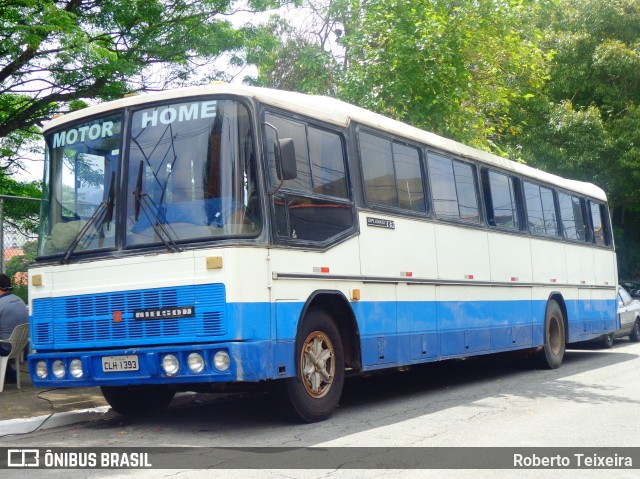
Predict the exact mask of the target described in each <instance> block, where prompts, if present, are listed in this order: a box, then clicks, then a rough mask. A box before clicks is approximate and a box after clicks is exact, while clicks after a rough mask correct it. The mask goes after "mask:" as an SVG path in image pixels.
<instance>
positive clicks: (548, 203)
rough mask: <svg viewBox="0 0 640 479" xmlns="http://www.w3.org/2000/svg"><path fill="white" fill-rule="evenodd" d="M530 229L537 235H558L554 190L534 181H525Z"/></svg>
mask: <svg viewBox="0 0 640 479" xmlns="http://www.w3.org/2000/svg"><path fill="white" fill-rule="evenodd" d="M524 196H525V202H526V205H527V220H528V222H529V231H531V233H533V234H537V235H551V236H558V220H557V217H556V207H555V199H554V195H553V190H552V189H550V188H546V187H544V186H538V185H536V184H534V183H529V182H528V181H525V182H524Z"/></svg>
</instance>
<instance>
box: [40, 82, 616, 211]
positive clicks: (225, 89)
mask: <svg viewBox="0 0 640 479" xmlns="http://www.w3.org/2000/svg"><path fill="white" fill-rule="evenodd" d="M212 94H223V95H224V94H226V95H238V96H244V97H249V98H254V99H256V100H258V101H260V102H261V103H264V104H268V105H273V106H276V107H280V108H283V109H286V110H290V111H294V112H298V113H300V114H302V115H306V116H310V117H313V118H317V119H318V120H321V121H325V122H329V123H332V124H335V125H340V126H347V125H348V124H349V123H350V122H351V121H355V122H357V123H360V124H363V125H367V126H371V127H373V128H377V129H381V130H383V131H387V132H389V133H393V134H395V135H398V136H402V137H404V138H406V139H408V140H414V141H417V142H420V143H423V144H425V145H428V146H431V147H433V148H435V149H438V150H441V151H444V152H449V153H452V154H454V155H456V156H459V157H462V158H468V159H473V160H477V161H479V162H482V163H485V164H488V165H493V166H496V167H500V168H503V169H506V170H509V171H513V172H514V173H518V174H521V175H523V176H527V177H530V178H532V179H534V180H539V181H543V182H546V183H550V184H552V185H554V186H557V187H560V188H565V189H567V190H571V191H575V192H577V193H581V194H583V195H586V196H589V197H592V198H596V199H599V200H602V201H606V195H605V193H604V191H603V190H602V189H601V188H599V187H597V186H596V185H594V184H591V183H585V182H582V181H576V180H569V179H566V178H562V177H560V176H557V175H553V174H551V173H547V172H545V171H542V170H538V169H536V168H532V167H530V166H527V165H524V164H522V163H517V162H514V161H511V160H508V159H506V158H502V157H500V156H497V155H494V154H492V153H489V152H486V151H482V150H478V149H475V148H472V147H470V146H467V145H464V144H462V143H459V142H457V141H454V140H450V139H447V138H443V137H441V136H438V135H436V134H434V133H430V132H428V131H425V130H420V129H419V128H415V127H413V126H411V125H408V124H406V123H402V122H400V121H397V120H393V119H391V118H388V117H385V116H383V115H380V114H378V113H373V112H371V111H369V110H365V109H364V108H360V107H357V106H354V105H351V104H349V103H346V102H343V101H341V100H337V99H335V98H331V97H327V96H321V95H306V94H303V93H296V92H288V91H282V90H274V89H269V88H260V87H250V86H244V85H236V84H229V83H212V84H209V85H204V86H197V87H189V88H178V89H173V90H166V91H162V92H156V93H147V94H141V95H135V96H129V97H125V98H122V99H119V100H115V101H111V102H105V103H101V104H99V105H95V106H91V107H88V108H85V109H83V110H78V111H75V112H73V113H69V114H67V115H64V116H61V117H58V118H55V119H53V120H51V121H50V122H49V123H47V125H46V126H45V127H44V131H45V132H46V131H47V130H50V129H52V128H56V127H59V126H61V125H63V124H65V123H67V122H71V121H77V120H80V119H82V118H85V117H87V116H93V115H98V114H101V113H106V112H108V111H113V110H117V109H122V108H126V107H131V106H136V105H143V104H146V103H149V102H156V101H166V100H176V99H180V98H187V97H194V96H203V95H212Z"/></svg>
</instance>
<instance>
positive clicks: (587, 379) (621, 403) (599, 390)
mask: <svg viewBox="0 0 640 479" xmlns="http://www.w3.org/2000/svg"><path fill="white" fill-rule="evenodd" d="M639 357H640V343H630V342H629V341H627V340H626V339H625V340H618V341H616V344H615V346H614V347H613V349H610V350H601V349H598V348H597V347H592V346H586V347H583V348H581V349H573V350H569V351H568V352H567V354H566V356H565V361H564V363H563V365H562V367H561V368H559V369H557V370H552V371H540V370H535V369H530V368H529V367H528V366H527V365H526V364H523V363H521V362H520V361H516V360H514V359H513V358H512V357H510V356H505V355H494V356H487V357H478V358H475V359H469V360H464V361H447V362H443V363H439V364H429V365H425V366H421V367H415V368H413V369H411V370H410V371H408V372H396V373H393V374H385V375H378V376H373V377H366V378H354V379H351V380H349V381H348V382H347V385H346V386H345V391H344V394H343V398H342V401H341V403H340V406H339V408H338V410H337V411H336V413H335V415H334V416H333V417H332V418H331V419H330V420H328V421H325V422H323V423H318V424H310V425H294V424H291V423H288V422H286V421H285V420H284V419H283V418H282V416H281V415H280V414H279V413H278V412H277V408H276V407H274V405H273V404H272V402H271V401H269V399H268V398H267V397H266V396H265V395H261V394H256V395H245V396H242V397H227V398H226V399H223V400H221V399H216V398H217V396H214V395H201V396H198V400H196V401H193V402H191V403H189V404H187V405H182V406H180V407H172V408H170V409H169V410H168V411H167V412H165V413H164V414H158V415H154V416H151V417H147V418H144V419H135V420H134V419H124V418H117V419H114V420H109V421H101V422H96V423H91V424H85V425H77V426H74V427H69V428H60V429H53V430H46V431H39V432H36V433H33V434H28V435H24V436H17V437H12V438H5V439H2V440H0V446H4V447H7V446H9V447H18V448H25V447H30V446H31V447H35V446H37V447H47V448H53V447H61V446H81V447H91V446H111V447H120V446H131V447H140V446H146V447H149V446H161V447H166V446H198V447H205V446H210V447H267V446H269V447H290V448H296V447H311V446H314V447H347V446H351V447H394V448H395V447H458V448H459V447H465V446H466V447H476V446H481V447H489V446H496V447H549V448H561V447H607V446H610V447H635V448H638V447H640V420H639V419H638V417H639V414H640V359H639ZM487 454H488V455H490V454H491V449H487ZM194 464H197V461H195V462H194ZM638 466H640V464H639V465H636V467H638ZM179 467H180V468H181V469H175V470H143V471H141V470H101V471H87V470H84V471H79V470H75V471H68V470H49V471H42V470H32V471H28V472H29V476H36V477H38V476H40V475H43V474H46V476H44V475H43V476H42V477H60V478H64V479H69V478H75V477H107V478H120V477H154V478H157V477H172V478H191V477H231V478H234V479H238V478H244V477H248V478H256V477H267V478H294V477H295V478H325V477H329V478H334V477H336V478H338V477H339V478H341V477H349V478H374V477H375V478H379V477H380V478H382V477H384V478H395V477H398V478H400V477H402V478H405V477H410V478H413V477H416V478H417V477H465V478H468V477H474V478H475V477H491V478H495V477H536V478H538V477H554V478H563V477H576V476H580V477H637V475H638V471H637V469H636V470H635V471H632V470H615V471H614V470H527V471H514V470H498V471H495V470H476V471H473V472H470V471H465V470H446V471H435V470H415V469H414V470H399V469H393V470H389V469H356V470H354V469H346V470H345V469H336V468H333V467H332V468H327V469H313V470H308V469H277V470H274V469H269V470H216V471H215V473H214V472H213V471H195V470H191V468H190V466H189V465H185V464H180V465H179ZM5 472H7V474H5ZM24 472H25V471H3V478H4V477H22V476H24Z"/></svg>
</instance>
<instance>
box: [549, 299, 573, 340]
mask: <svg viewBox="0 0 640 479" xmlns="http://www.w3.org/2000/svg"><path fill="white" fill-rule="evenodd" d="M552 300H553V301H555V302H556V303H558V306H560V311H562V322H563V323H564V342H565V344H568V343H569V315H568V313H567V304H566V303H565V300H564V296H562V293H560V292H559V291H554V292H552V293H551V294H550V295H549V298H548V299H547V306H548V305H549V302H550V301H552ZM545 311H546V308H545Z"/></svg>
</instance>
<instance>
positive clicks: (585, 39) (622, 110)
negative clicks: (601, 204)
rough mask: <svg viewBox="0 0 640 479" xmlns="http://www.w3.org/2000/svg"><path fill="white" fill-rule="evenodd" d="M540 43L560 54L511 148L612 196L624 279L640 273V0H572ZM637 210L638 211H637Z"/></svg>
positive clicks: (520, 110) (524, 108)
mask: <svg viewBox="0 0 640 479" xmlns="http://www.w3.org/2000/svg"><path fill="white" fill-rule="evenodd" d="M541 46H542V47H543V48H544V49H545V51H547V52H553V53H554V59H553V60H554V61H553V65H552V68H551V70H550V77H549V80H548V82H547V84H546V86H545V88H544V89H543V92H542V95H540V96H538V97H537V98H536V99H535V101H528V102H517V104H515V105H514V111H515V110H517V111H516V113H514V114H513V116H514V118H516V121H515V122H514V124H512V132H513V133H514V136H513V137H512V138H511V139H510V142H511V146H510V149H511V151H513V152H516V151H517V152H518V154H519V155H520V156H521V157H522V158H523V159H525V160H526V161H527V162H528V163H531V164H532V165H534V166H540V167H543V168H545V169H547V170H551V171H553V172H557V173H560V174H562V175H564V176H567V177H570V178H576V179H582V180H585V181H590V182H593V183H596V184H597V185H599V186H600V187H602V188H603V189H604V190H605V191H606V192H607V194H608V196H609V202H610V206H611V208H612V211H613V220H614V226H615V228H614V230H615V235H616V243H617V248H618V262H619V271H620V275H621V276H629V275H635V274H637V273H638V272H640V253H638V251H640V224H639V223H638V222H637V221H635V217H636V216H637V213H639V212H640V193H639V191H638V190H639V188H638V184H640V183H639V180H640V111H639V107H640V0H609V1H607V2H602V1H600V0H565V1H563V2H559V3H558V7H557V9H556V10H555V12H554V14H553V15H551V16H550V17H548V24H547V25H546V30H545V35H544V40H543V42H542V43H541ZM630 213H633V214H630Z"/></svg>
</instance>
